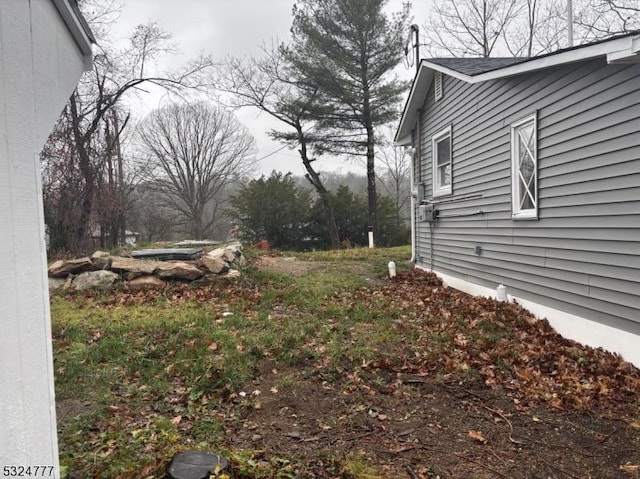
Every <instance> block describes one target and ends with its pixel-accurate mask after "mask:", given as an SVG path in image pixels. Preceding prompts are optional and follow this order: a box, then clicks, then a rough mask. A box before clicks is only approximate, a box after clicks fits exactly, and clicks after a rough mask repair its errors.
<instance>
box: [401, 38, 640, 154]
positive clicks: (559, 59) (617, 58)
mask: <svg viewBox="0 0 640 479" xmlns="http://www.w3.org/2000/svg"><path fill="white" fill-rule="evenodd" d="M599 57H604V58H606V60H607V62H608V63H640V34H636V35H628V36H625V37H620V38H615V39H612V40H609V41H603V42H600V43H596V44H593V45H587V46H585V47H583V48H573V49H568V50H564V51H559V52H557V53H556V52H554V53H550V54H548V55H544V56H541V57H535V58H532V59H529V60H524V61H522V62H520V63H516V64H514V65H509V66H506V67H503V68H498V69H495V70H491V71H488V72H485V73H480V74H477V75H467V74H464V73H461V72H459V71H456V70H453V69H451V68H447V67H444V66H442V65H438V64H436V63H433V62H430V61H428V60H424V59H423V60H422V61H421V62H420V69H419V70H418V73H417V74H416V76H415V78H414V81H413V84H412V85H411V92H410V93H409V97H408V98H407V102H406V104H405V108H404V110H403V112H402V118H401V119H400V124H399V126H398V130H397V132H396V136H395V142H396V143H397V144H399V145H406V144H408V143H409V142H410V141H411V131H412V130H413V128H414V125H415V121H416V117H417V112H418V110H419V109H420V108H421V107H422V104H423V102H424V99H425V96H426V94H427V91H428V89H429V87H430V85H431V81H432V79H433V75H434V72H436V71H438V72H441V73H444V74H445V75H449V76H451V77H453V78H457V79H459V80H462V81H464V82H466V83H470V84H473V83H481V82H485V81H488V80H496V79H499V78H506V77H510V76H514V75H521V74H524V73H530V72H533V71H538V70H543V69H545V68H552V67H555V66H559V65H566V64H569V63H574V62H579V61H584V60H591V59H594V58H599Z"/></svg>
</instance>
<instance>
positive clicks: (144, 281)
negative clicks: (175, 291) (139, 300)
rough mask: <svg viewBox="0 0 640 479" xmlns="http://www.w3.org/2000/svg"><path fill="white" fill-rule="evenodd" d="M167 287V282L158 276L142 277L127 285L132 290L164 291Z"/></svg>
mask: <svg viewBox="0 0 640 479" xmlns="http://www.w3.org/2000/svg"><path fill="white" fill-rule="evenodd" d="M166 285H167V282H166V281H163V280H161V279H160V278H158V277H156V276H141V277H139V278H136V279H132V280H131V281H129V282H128V283H127V286H128V287H129V288H130V289H136V290H138V289H162V288H164V287H165V286H166Z"/></svg>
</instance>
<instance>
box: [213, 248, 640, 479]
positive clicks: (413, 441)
mask: <svg viewBox="0 0 640 479" xmlns="http://www.w3.org/2000/svg"><path fill="white" fill-rule="evenodd" d="M258 265H259V267H264V268H269V269H272V270H275V271H278V272H285V273H289V274H292V275H296V274H304V273H306V272H308V271H309V269H310V268H313V267H315V266H314V265H313V264H311V263H309V262H303V261H298V260H296V259H295V258H283V257H262V258H261V259H260V262H259V263H258ZM391 294H393V293H391ZM545 341H547V342H548V344H547V345H546V347H548V348H551V349H552V348H555V347H556V345H555V344H553V343H552V342H549V340H548V339H547V340H545ZM558 341H560V342H559V343H558V344H564V343H562V340H561V339H558ZM590 354H591V353H590ZM593 354H596V353H593ZM406 371H408V372H406ZM412 371H413V372H412ZM415 371H416V369H415V368H402V367H398V366H397V365H396V366H393V365H389V364H385V363H384V362H382V363H373V364H365V365H345V367H344V369H343V372H342V373H341V374H339V375H337V376H336V375H335V374H334V375H332V376H331V377H327V376H326V373H325V370H324V369H323V367H322V365H321V364H318V363H314V362H308V363H303V364H300V365H297V366H296V367H292V366H283V365H282V364H276V363H273V362H271V361H270V360H263V361H262V362H261V363H260V366H259V368H258V371H257V372H256V375H255V379H254V383H253V385H252V386H251V387H252V388H253V389H254V391H253V392H251V391H249V392H248V394H249V396H248V397H247V398H246V399H245V400H243V401H244V402H245V403H246V404H250V407H248V408H247V409H246V411H247V412H246V415H245V416H243V418H242V420H241V421H238V420H235V419H230V420H229V421H228V422H227V423H226V425H225V432H226V435H227V438H228V447H229V448H231V449H249V450H257V451H259V454H260V457H262V458H263V460H264V461H268V460H269V458H273V457H286V458H296V460H297V462H298V466H297V471H296V477H315V478H334V477H356V476H353V475H349V472H348V471H345V470H337V469H336V464H337V463H339V461H338V460H337V459H339V458H343V459H344V458H345V457H349V455H355V456H356V457H357V456H359V455H362V457H364V458H366V459H367V461H368V463H369V464H371V465H373V466H374V467H375V469H376V470H377V471H378V473H379V475H380V476H382V477H388V478H402V477H404V478H410V479H416V478H422V479H425V478H430V479H433V478H441V479H444V478H474V479H484V478H487V479H488V478H509V479H519V478H522V479H550V478H554V479H555V478H557V479H562V478H581V479H587V478H594V479H595V478H598V479H601V478H627V477H640V472H639V471H640V447H639V446H640V441H639V438H640V430H639V427H640V426H639V424H638V415H637V404H638V403H637V400H638V398H640V391H636V395H635V404H627V405H622V408H623V410H624V412H620V408H618V407H617V406H616V407H613V406H612V407H609V405H608V403H606V402H601V403H599V405H596V406H595V407H593V408H582V410H572V408H570V407H563V406H562V405H559V404H557V403H554V402H553V401H552V402H551V403H545V402H544V401H542V402H539V403H536V402H535V401H532V403H531V405H529V406H528V407H521V402H520V401H519V400H518V399H515V398H514V394H512V392H513V390H510V389H509V387H500V385H499V384H497V385H496V384H493V385H487V383H486V381H483V380H481V379H478V378H476V379H469V380H462V381H460V380H452V379H448V376H447V375H446V374H445V375H444V376H443V375H436V374H427V373H416V372H415ZM560 374H562V373H560ZM554 404H555V407H554V406H553V405H554ZM626 406H629V408H627V409H625V407H626ZM343 462H344V461H343ZM362 477H364V476H362ZM367 477H370V476H367ZM371 477H373V476H371Z"/></svg>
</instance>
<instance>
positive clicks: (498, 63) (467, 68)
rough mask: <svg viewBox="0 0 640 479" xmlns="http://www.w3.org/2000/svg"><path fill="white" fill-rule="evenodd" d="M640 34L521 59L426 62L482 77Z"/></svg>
mask: <svg viewBox="0 0 640 479" xmlns="http://www.w3.org/2000/svg"><path fill="white" fill-rule="evenodd" d="M638 34H640V30H633V31H630V32H626V33H621V34H619V35H613V36H611V37H608V38H603V39H601V40H595V41H592V42H590V43H583V44H581V45H575V46H573V47H567V48H562V49H560V50H556V51H553V52H549V53H545V54H542V55H538V56H534V57H519V58H478V57H476V58H426V59H425V61H427V62H430V63H434V64H436V65H440V66H442V67H445V68H448V69H450V70H453V71H456V72H458V73H462V74H463V75H469V76H474V75H480V74H482V73H487V72H490V71H493V70H500V69H501V68H506V67H509V66H511V65H515V64H517V63H525V62H528V61H531V60H536V59H538V58H544V57H550V56H553V55H557V54H559V53H563V52H568V51H572V50H580V49H582V48H588V47H590V46H593V45H598V44H600V43H606V42H608V41H611V40H615V39H618V38H624V37H631V36H635V35H638Z"/></svg>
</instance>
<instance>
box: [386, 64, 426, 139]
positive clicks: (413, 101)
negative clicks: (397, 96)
mask: <svg viewBox="0 0 640 479" xmlns="http://www.w3.org/2000/svg"><path fill="white" fill-rule="evenodd" d="M432 81H433V70H432V69H430V68H427V67H425V61H424V60H422V61H421V62H420V68H419V69H418V73H417V74H416V76H415V77H414V79H413V83H412V84H411V90H410V91H409V96H408V97H407V101H406V103H405V106H404V110H403V111H402V117H401V118H400V123H399V124H398V129H397V131H396V136H395V138H394V141H395V143H396V144H398V145H401V146H406V145H409V144H411V131H412V130H413V128H414V125H415V122H416V116H417V112H418V110H419V109H420V107H421V105H422V103H423V102H424V99H425V97H426V95H427V92H428V91H429V87H430V86H431V82H432Z"/></svg>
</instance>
